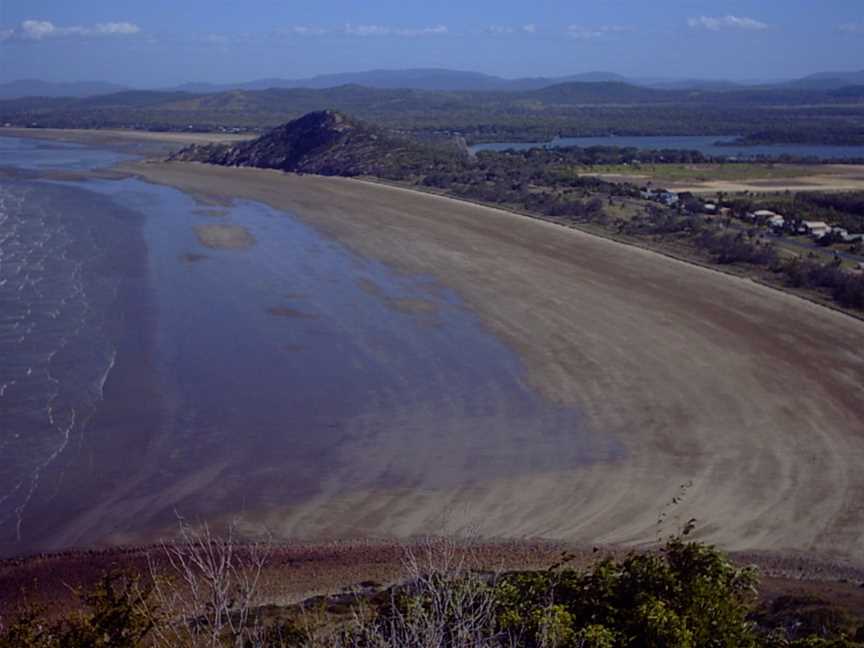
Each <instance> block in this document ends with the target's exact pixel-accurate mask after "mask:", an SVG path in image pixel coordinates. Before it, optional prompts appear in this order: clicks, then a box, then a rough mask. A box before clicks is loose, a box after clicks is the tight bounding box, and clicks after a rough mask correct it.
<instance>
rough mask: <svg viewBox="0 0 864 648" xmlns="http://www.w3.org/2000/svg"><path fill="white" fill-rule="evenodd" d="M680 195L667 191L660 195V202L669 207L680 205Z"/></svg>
mask: <svg viewBox="0 0 864 648" xmlns="http://www.w3.org/2000/svg"><path fill="white" fill-rule="evenodd" d="M678 200H679V198H678V194H677V193H674V192H672V191H666V192H664V193H662V194H660V201H661V202H664V203H666V205H668V206H669V207H672V206H673V205H677V204H678Z"/></svg>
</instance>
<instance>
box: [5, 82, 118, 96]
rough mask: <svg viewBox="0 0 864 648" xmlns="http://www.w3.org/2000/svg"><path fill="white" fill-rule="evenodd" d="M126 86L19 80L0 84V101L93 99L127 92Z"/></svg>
mask: <svg viewBox="0 0 864 648" xmlns="http://www.w3.org/2000/svg"><path fill="white" fill-rule="evenodd" d="M127 89H128V87H127V86H122V85H118V84H116V83H106V82H104V81H74V82H68V83H55V82H51V81H40V80H38V79H21V80H19V81H9V82H8V83H0V99H21V98H24V97H73V98H83V97H94V96H97V95H107V94H111V93H114V92H121V91H123V90H127Z"/></svg>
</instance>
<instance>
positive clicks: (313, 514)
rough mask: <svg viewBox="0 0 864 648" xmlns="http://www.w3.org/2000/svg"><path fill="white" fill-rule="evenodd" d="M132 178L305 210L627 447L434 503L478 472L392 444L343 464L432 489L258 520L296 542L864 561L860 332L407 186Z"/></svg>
mask: <svg viewBox="0 0 864 648" xmlns="http://www.w3.org/2000/svg"><path fill="white" fill-rule="evenodd" d="M135 172H136V173H137V174H139V175H140V176H141V177H143V178H146V179H148V180H150V181H152V182H157V183H164V184H169V185H173V186H175V187H178V188H181V189H183V190H185V191H190V192H192V193H194V194H196V195H200V194H204V195H210V196H214V197H221V198H222V199H230V198H242V199H249V200H256V201H261V202H265V203H268V204H270V205H272V206H274V207H277V208H280V209H285V210H291V211H293V212H294V213H296V214H297V215H298V216H299V217H300V218H301V219H302V220H303V221H305V222H306V223H308V224H310V225H311V226H313V227H314V228H316V229H317V230H319V231H320V232H322V233H324V234H325V235H327V236H329V237H332V238H334V239H336V240H338V241H340V242H341V243H343V244H345V245H347V246H348V247H349V248H351V249H352V250H353V251H355V252H356V253H359V254H362V255H364V256H366V257H369V258H373V259H377V260H380V261H383V262H384V263H386V264H388V265H390V266H392V267H395V268H398V269H400V270H403V271H406V272H411V273H421V274H429V275H432V276H434V277H436V278H437V279H438V280H440V281H441V282H442V283H443V284H445V285H446V286H448V287H450V288H452V289H454V290H455V291H457V293H458V294H459V295H460V296H461V297H462V298H463V299H464V300H465V301H466V303H467V304H468V305H469V306H470V307H471V309H472V310H473V311H474V312H475V313H476V314H477V315H478V316H479V317H480V318H481V320H482V321H483V323H484V324H485V325H486V326H487V327H488V328H489V330H490V331H492V332H493V333H494V334H495V335H497V336H498V337H499V338H500V339H502V340H504V341H505V342H506V343H507V344H508V345H509V346H510V347H511V348H513V349H514V350H516V351H517V352H518V354H519V356H520V358H521V360H522V362H523V363H524V367H525V370H526V376H527V379H528V380H529V381H530V383H531V385H532V386H533V387H534V388H535V389H536V390H538V391H539V392H540V393H542V394H543V395H544V396H545V397H546V398H547V399H548V400H549V401H551V402H554V403H560V404H565V405H570V406H575V407H578V408H580V409H581V410H582V411H583V412H585V414H586V416H587V419H588V422H589V425H590V426H591V428H592V429H593V430H594V431H595V432H596V433H599V434H602V435H606V436H608V437H609V438H614V439H616V440H618V441H620V442H621V443H622V444H623V445H624V447H625V448H626V456H625V457H623V458H621V459H618V460H615V461H612V462H609V463H600V464H592V465H588V466H585V467H583V468H580V469H576V470H572V471H567V472H563V473H562V472H560V471H547V470H543V469H540V468H538V469H537V470H533V471H532V470H530V466H529V467H527V468H529V470H528V471H526V472H523V473H522V474H520V475H518V476H514V475H512V474H507V471H502V472H501V474H500V476H499V478H497V479H494V480H484V481H483V482H478V481H476V480H474V479H472V476H471V475H470V474H462V475H454V476H453V478H454V480H455V484H456V485H454V486H452V487H448V488H440V487H439V488H426V487H424V483H426V482H427V477H429V476H430V475H432V474H437V475H440V473H442V472H444V473H446V472H447V471H448V470H449V466H450V465H462V462H461V461H459V458H460V453H461V452H463V450H464V449H463V448H460V447H453V448H452V453H453V456H452V457H449V458H448V457H437V458H433V457H429V456H424V454H423V448H424V446H423V443H422V441H421V440H418V442H417V445H416V447H404V446H402V447H394V445H393V444H392V443H389V442H388V441H389V440H388V438H386V436H385V435H380V436H379V437H375V438H372V439H369V440H364V441H363V442H358V443H357V444H356V446H352V445H350V444H349V446H346V447H343V448H340V453H341V454H342V455H343V457H344V458H345V460H346V462H348V463H350V465H351V468H350V470H351V471H355V472H359V473H363V474H365V475H375V474H382V475H384V474H385V473H386V468H387V466H388V464H389V463H390V462H391V461H393V460H394V459H395V457H399V458H400V459H401V460H402V461H403V462H404V461H405V460H406V459H405V457H406V456H407V457H409V460H410V462H411V463H410V465H411V466H413V469H414V471H415V477H416V484H417V487H416V488H410V489H400V490H398V491H394V490H392V489H388V488H387V487H386V484H385V483H383V482H382V484H381V487H380V488H374V489H368V490H364V491H357V490H351V491H349V492H346V490H345V489H344V488H340V482H339V480H338V479H333V480H330V481H329V482H328V483H327V485H326V487H325V488H324V490H323V492H322V493H320V494H319V495H316V496H315V497H314V498H312V499H311V500H309V501H307V502H305V503H302V504H300V505H297V506H294V507H291V508H290V510H287V509H282V508H279V507H274V508H273V509H272V510H268V511H257V512H256V515H257V517H258V519H260V520H261V521H262V522H266V523H267V524H268V525H269V526H270V528H272V529H274V530H276V531H277V532H278V534H279V535H281V536H284V537H292V536H294V537H315V536H328V537H333V536H345V537H350V536H352V535H357V534H368V533H378V534H389V535H396V536H399V535H403V536H404V535H410V534H413V533H417V532H422V531H429V530H431V529H438V530H440V529H441V527H440V519H441V515H442V512H446V513H447V516H448V520H449V521H450V523H451V524H453V525H454V527H457V526H460V525H464V524H472V525H473V526H474V527H475V528H477V530H478V531H479V532H480V533H482V534H483V535H484V536H487V537H511V538H513V537H545V538H552V539H562V540H567V541H576V542H580V541H581V542H595V543H631V544H641V543H650V542H652V541H654V540H655V539H656V537H657V534H658V528H659V530H660V531H661V532H671V531H673V530H674V527H675V526H676V525H681V524H683V522H684V521H686V520H688V519H690V518H696V519H697V520H698V528H699V532H698V535H699V537H701V538H703V539H706V540H710V541H712V542H716V543H719V544H720V545H722V546H723V547H725V548H727V549H731V550H759V551H782V550H807V551H814V552H824V553H826V554H831V555H833V554H839V555H845V556H850V557H853V558H864V542H862V537H864V504H862V503H864V476H862V474H861V472H860V470H859V467H860V465H861V462H862V460H864V399H862V398H861V384H862V381H864V351H862V347H861V341H862V339H864V324H862V322H860V321H856V320H854V319H852V318H849V317H847V316H844V315H842V314H839V313H836V312H833V311H831V310H829V309H826V308H823V307H820V306H817V305H815V304H811V303H809V302H806V301H804V300H801V299H798V298H795V297H793V296H790V295H787V294H784V293H782V292H779V291H776V290H772V289H770V288H767V287H764V286H761V285H757V284H755V283H753V282H751V281H747V280H742V279H739V278H734V277H729V276H726V275H723V274H721V273H718V272H713V271H711V270H708V269H703V268H697V267H694V266H692V265H688V264H685V263H682V262H678V261H675V260H672V259H669V258H666V257H663V256H660V255H657V254H653V253H650V252H647V251H642V250H639V249H635V248H632V247H628V246H624V245H620V244H617V243H614V242H611V241H607V240H603V239H600V238H597V237H593V236H590V235H587V234H584V233H581V232H578V231H573V230H569V229H564V228H561V227H558V226H555V225H551V224H548V223H544V222H538V221H534V220H531V219H526V218H523V217H519V216H516V215H513V214H509V213H506V212H503V211H500V210H495V209H491V208H485V207H480V206H476V205H470V204H466V203H462V202H459V201H454V200H450V199H446V198H441V197H436V196H430V195H424V194H419V193H417V192H412V191H409V190H403V189H398V188H392V187H387V186H380V185H376V184H372V183H367V182H361V181H356V180H347V179H336V178H322V177H308V176H307V177H298V176H292V175H286V174H281V173H277V172H271V171H261V170H250V169H225V168H216V167H208V166H203V165H194V164H181V163H149V164H140V165H138V166H137V167H136V168H135ZM429 432H430V433H431V432H434V420H430V421H429ZM506 440H507V439H505V441H506ZM523 442H525V443H530V439H528V440H523ZM512 443H513V447H512V448H511V449H510V451H512V453H513V454H514V455H515V456H519V453H520V452H521V449H520V445H519V443H517V442H516V441H515V440H514V441H512ZM497 450H499V451H501V450H502V449H501V448H497ZM503 450H504V451H506V450H507V449H503ZM673 498H674V502H675V503H674V504H673ZM658 521H660V522H661V524H659V527H658Z"/></svg>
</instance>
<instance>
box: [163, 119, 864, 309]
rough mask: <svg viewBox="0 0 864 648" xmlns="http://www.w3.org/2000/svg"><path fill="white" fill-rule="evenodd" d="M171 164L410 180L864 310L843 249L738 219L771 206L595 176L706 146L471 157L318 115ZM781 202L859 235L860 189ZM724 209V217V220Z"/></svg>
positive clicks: (694, 156)
mask: <svg viewBox="0 0 864 648" xmlns="http://www.w3.org/2000/svg"><path fill="white" fill-rule="evenodd" d="M631 155H632V156H634V157H629V156H631ZM172 159H175V160H180V161H198V162H207V163H211V164H220V165H227V166H250V167H259V168H270V169H280V170H284V171H292V172H299V173H317V174H322V175H335V176H346V177H357V176H363V177H373V178H378V179H382V180H386V181H392V182H398V183H403V184H407V185H409V186H413V187H416V188H422V189H425V190H429V191H434V192H437V193H441V194H444V195H449V196H453V197H456V198H460V199H467V200H473V201H478V202H482V203H486V204H491V205H496V206H500V207H505V208H507V209H511V210H516V211H519V212H522V213H526V214H530V215H533V216H536V217H540V218H544V219H546V220H550V221H553V222H557V223H560V224H563V225H570V226H579V227H583V228H587V229H589V230H590V231H592V232H594V233H601V234H604V235H607V236H613V237H616V238H620V239H624V240H627V241H631V242H636V243H639V244H641V245H647V246H649V247H652V248H655V249H659V250H661V251H665V252H669V253H673V254H675V255H677V256H683V257H687V258H690V259H693V260H697V261H699V262H703V263H713V264H719V265H723V266H726V267H734V268H737V269H738V270H739V271H740V272H743V273H746V274H756V275H758V276H759V277H760V278H762V279H763V280H765V281H771V282H774V283H777V284H781V285H784V286H787V287H789V288H794V289H796V290H807V291H810V293H811V294H813V295H818V296H820V297H823V298H825V299H826V300H833V301H834V302H836V303H837V304H839V305H840V306H842V307H844V308H848V309H856V310H864V275H862V274H861V273H855V272H850V271H849V269H848V268H844V267H843V264H842V259H841V258H840V257H839V256H837V255H835V256H833V257H832V256H830V255H829V256H828V257H827V258H825V256H824V254H821V255H820V250H813V249H811V250H807V249H806V248H802V249H801V250H800V251H799V252H800V253H794V254H793V253H791V252H790V249H789V248H788V247H782V248H781V246H779V245H778V239H777V238H776V237H775V236H772V231H771V230H770V229H769V228H767V227H765V226H764V223H760V222H749V223H745V222H744V221H743V220H740V219H739V218H738V217H743V216H744V215H745V214H746V213H747V212H748V211H750V210H751V209H759V208H764V204H760V203H759V201H755V200H754V199H751V198H745V199H741V198H734V199H733V198H728V197H724V196H719V197H718V201H719V202H718V205H716V208H717V209H716V211H715V212H714V213H713V214H706V213H705V211H704V209H703V206H704V201H703V200H702V199H699V198H697V197H695V196H692V195H689V194H682V195H681V196H680V200H678V201H677V202H675V203H674V204H671V205H667V204H664V203H662V202H658V201H656V200H651V199H646V198H645V197H644V195H643V192H642V191H640V188H639V187H638V186H636V185H634V184H631V183H627V182H610V181H608V180H604V179H602V178H598V177H596V176H595V175H593V171H592V170H594V169H596V168H597V165H609V164H619V165H620V164H625V163H627V164H631V165H632V164H634V163H637V164H643V163H644V164H654V163H660V162H663V161H666V160H669V161H671V162H673V163H676V164H682V163H689V162H690V161H693V162H696V163H698V162H699V161H700V160H702V159H704V158H702V156H701V155H700V154H699V153H693V152H686V151H685V152H680V151H679V152H675V151H656V152H652V151H645V152H638V151H632V150H627V149H624V150H622V149H614V148H608V147H598V148H590V149H579V148H567V149H529V150H524V151H505V152H498V153H496V152H489V151H485V152H482V153H479V154H477V155H471V154H470V153H469V152H468V151H467V149H466V148H465V147H464V144H463V145H461V146H460V145H459V144H458V143H453V142H451V143H449V144H434V145H433V144H428V143H423V142H419V141H417V140H414V139H412V138H409V137H407V136H404V135H401V134H398V133H394V132H392V131H387V130H384V129H381V128H378V127H376V126H372V125H369V124H366V123H364V122H359V121H357V120H354V119H352V118H350V117H347V116H345V115H342V114H340V113H336V112H333V111H322V112H317V113H310V114H309V115H306V116H305V117H303V118H301V119H299V120H295V121H294V122H290V123H288V124H286V125H284V126H282V127H280V128H277V129H274V130H273V131H271V132H269V133H267V134H265V135H263V136H261V137H260V138H258V139H256V140H252V141H249V142H242V143H237V144H233V145H232V144H213V145H208V146H192V147H189V148H186V149H183V150H182V151H180V152H178V153H177V154H175V155H174V156H173V157H172ZM601 168H602V167H601ZM746 168H752V165H749V166H745V169H746ZM654 194H655V195H662V192H654ZM790 196H791V194H790ZM796 196H799V195H797V194H796ZM808 196H809V197H808ZM760 200H761V199H760ZM778 200H783V201H784V203H785V205H786V207H788V209H784V210H783V211H784V213H785V214H786V216H787V220H788V224H789V227H790V228H794V227H796V226H797V224H798V223H800V221H802V220H805V219H808V218H814V217H816V216H822V217H825V218H828V217H830V218H831V219H833V220H832V222H835V223H844V224H846V225H847V226H848V227H849V229H850V231H856V232H864V216H862V211H861V207H862V204H861V202H862V199H861V198H860V196H859V195H858V194H837V195H834V194H818V195H805V194H800V197H792V198H790V197H786V196H783V197H781V198H779V199H778ZM763 203H764V201H763ZM769 204H771V203H770V201H769ZM723 210H725V215H724V216H722V217H720V216H721V213H724V212H723ZM813 247H814V248H815V246H813Z"/></svg>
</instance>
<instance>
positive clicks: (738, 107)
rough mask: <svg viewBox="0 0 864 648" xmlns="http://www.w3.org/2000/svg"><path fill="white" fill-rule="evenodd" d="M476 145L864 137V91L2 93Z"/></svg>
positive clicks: (103, 107) (123, 113) (173, 124)
mask: <svg viewBox="0 0 864 648" xmlns="http://www.w3.org/2000/svg"><path fill="white" fill-rule="evenodd" d="M324 109H334V110H338V111H342V112H346V113H349V114H351V115H356V116H357V117H358V118H360V119H363V120H366V121H367V122H370V123H373V124H377V125H380V126H386V127H387V128H391V129H395V130H399V131H402V132H407V133H412V134H413V135H415V136H417V137H421V138H423V137H425V138H438V137H444V138H449V137H452V135H453V134H456V133H458V134H460V135H462V136H464V137H465V138H466V139H468V140H469V141H470V142H472V143H475V142H484V141H487V142H488V141H505V142H507V141H519V140H521V141H542V140H548V139H551V138H553V137H555V136H556V135H560V136H564V137H579V136H592V135H609V134H615V135H622V136H623V135H741V136H745V137H747V136H755V135H758V139H759V141H770V142H802V143H812V142H821V143H841V144H860V143H862V142H864V135H862V131H864V95H862V93H861V88H860V87H856V86H848V87H845V88H841V89H837V90H811V89H807V88H776V87H775V88H768V87H764V88H743V89H737V90H727V91H712V90H708V89H692V88H691V89H659V88H647V87H639V86H634V85H631V84H627V83H621V82H616V81H605V82H591V83H586V82H571V83H562V84H557V85H552V86H549V87H544V88H540V89H534V90H523V91H518V92H503V91H486V92H479V91H474V92H469V91H431V90H417V89H405V88H402V89H389V88H386V89H382V88H369V87H364V86H360V85H344V86H340V87H336V88H325V89H309V88H296V89H280V88H275V89H267V90H254V91H252V90H233V91H229V92H220V93H215V94H214V93H201V94H195V93H189V92H178V91H140V90H139V91H126V92H119V93H114V94H110V95H102V96H98V97H89V98H85V99H76V98H51V97H42V98H32V97H31V98H25V99H16V100H7V101H0V124H9V125H12V126H27V127H42V128H45V127H51V128H132V129H142V130H159V131H180V130H183V131H190V130H191V131H255V132H263V131H264V130H266V129H269V128H273V127H275V126H278V125H279V124H284V123H286V122H288V121H290V120H292V119H297V118H298V117H300V116H301V115H304V114H306V113H309V112H313V111H321V110H324Z"/></svg>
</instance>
